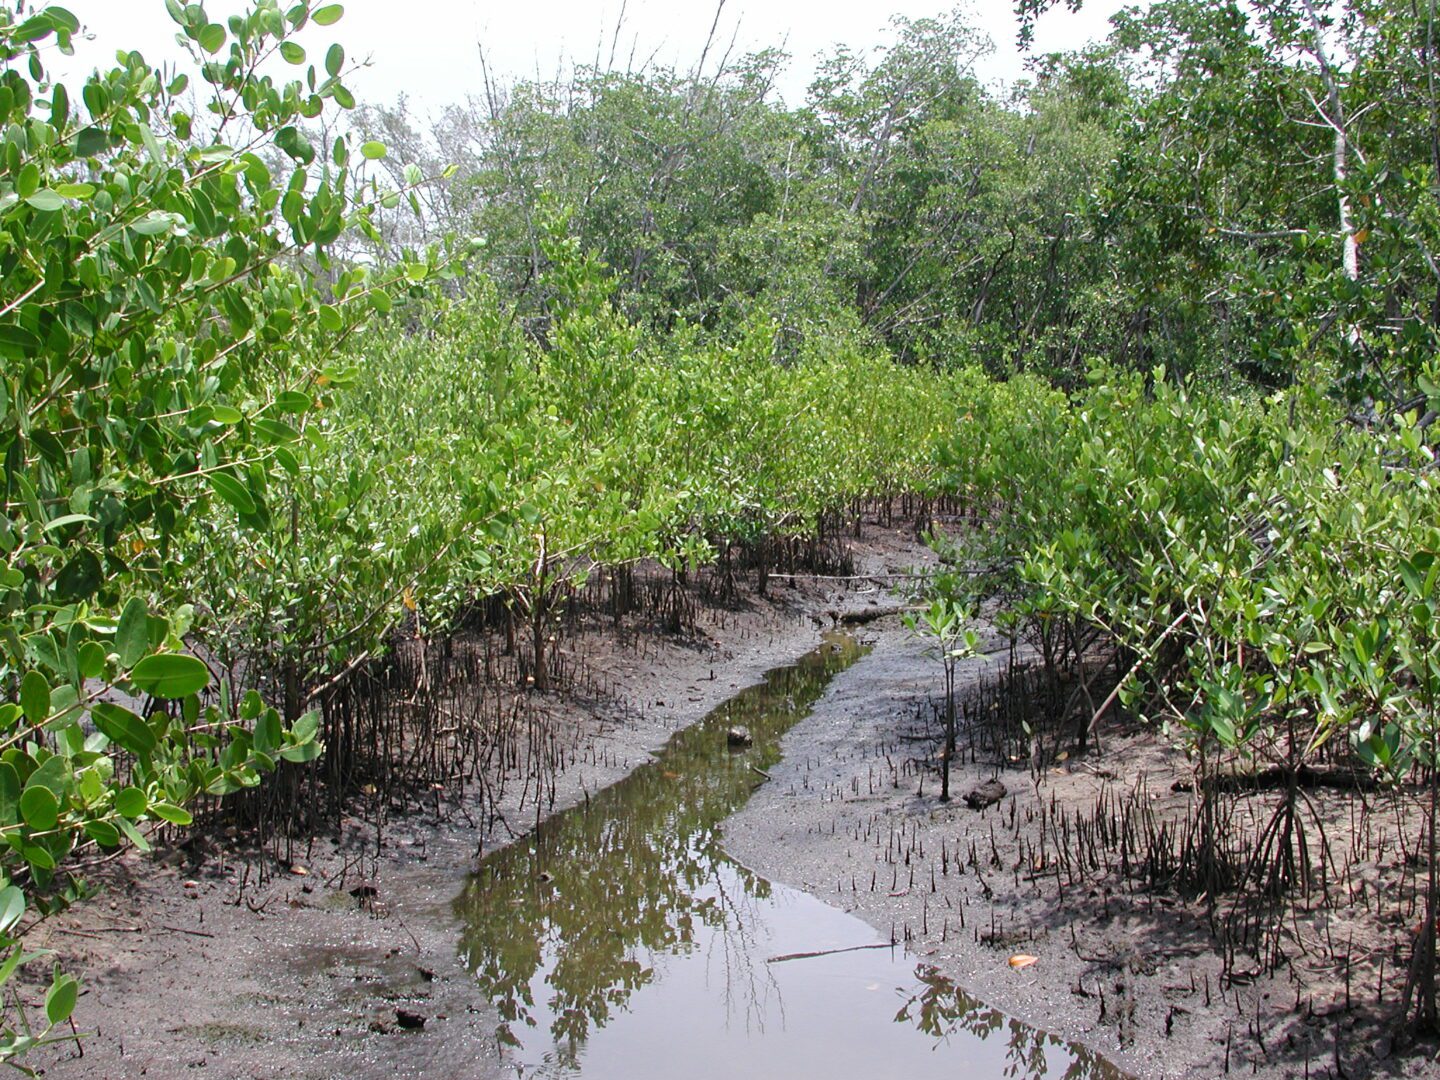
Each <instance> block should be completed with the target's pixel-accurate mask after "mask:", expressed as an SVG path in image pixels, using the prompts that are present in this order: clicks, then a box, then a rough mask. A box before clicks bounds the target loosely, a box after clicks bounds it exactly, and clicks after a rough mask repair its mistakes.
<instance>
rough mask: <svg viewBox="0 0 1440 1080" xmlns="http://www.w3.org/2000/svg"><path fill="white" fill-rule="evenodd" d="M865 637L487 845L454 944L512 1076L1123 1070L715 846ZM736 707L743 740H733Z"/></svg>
mask: <svg viewBox="0 0 1440 1080" xmlns="http://www.w3.org/2000/svg"><path fill="white" fill-rule="evenodd" d="M863 654H864V650H863V649H862V648H861V647H860V646H859V645H858V644H857V643H856V642H855V641H854V640H853V639H852V638H849V637H846V636H843V635H837V636H830V637H827V638H826V640H825V642H824V644H822V645H821V646H820V647H819V648H818V649H816V650H815V651H814V652H811V653H809V654H807V655H806V656H804V657H802V658H801V659H800V660H799V661H798V662H796V663H795V664H793V665H791V666H789V667H784V668H779V669H777V670H775V671H773V672H771V673H770V674H768V675H767V676H766V678H765V681H764V683H763V684H761V685H758V686H755V687H751V688H750V689H747V690H744V691H741V692H740V693H739V694H737V695H736V696H735V697H733V698H731V699H730V700H729V701H728V702H726V703H725V704H724V705H722V706H721V707H720V708H718V709H716V710H715V711H714V712H712V713H711V714H710V715H709V716H708V717H706V719H705V720H703V721H702V722H701V723H699V724H697V725H695V726H694V727H691V728H689V729H687V730H685V731H682V732H680V733H678V734H677V735H676V736H674V738H672V739H671V740H670V742H669V744H668V745H667V746H666V748H665V750H664V751H663V752H662V753H661V754H660V755H659V756H658V758H657V759H656V760H655V761H654V762H651V763H650V764H647V765H645V766H643V767H641V768H640V769H637V770H636V771H635V772H634V773H633V774H632V775H631V776H630V777H628V778H627V779H626V780H624V781H622V782H621V783H619V784H616V785H615V786H613V787H611V788H608V789H606V790H605V791H603V792H602V793H600V794H599V795H598V796H596V797H595V798H592V799H590V800H589V802H588V803H587V804H585V805H583V806H577V807H575V808H574V809H572V810H569V811H566V812H565V813H562V814H559V815H557V816H555V817H553V818H551V819H550V820H549V821H547V822H545V823H544V824H543V825H542V826H541V828H540V829H539V831H538V832H537V833H536V834H535V835H534V836H533V837H531V838H530V839H529V840H528V841H521V842H519V843H516V844H513V845H511V846H510V847H508V848H505V849H503V850H500V851H497V852H496V853H495V854H494V855H491V856H489V857H488V858H486V859H485V860H484V861H483V862H482V863H481V864H480V867H479V868H478V870H477V872H476V874H475V875H474V876H473V877H472V878H471V880H470V882H469V884H468V885H467V887H466V889H465V891H464V893H462V895H461V896H460V897H459V898H458V899H457V900H456V910H457V912H458V914H459V915H460V917H461V919H462V920H463V922H464V926H465V929H464V932H463V938H462V942H461V952H462V955H463V956H464V957H465V959H466V963H467V965H468V966H469V968H470V969H471V970H472V971H473V972H474V975H475V978H476V980H477V982H478V984H479V986H480V988H481V990H482V991H483V992H484V993H485V994H486V995H488V996H489V998H490V999H491V1000H492V1001H493V1002H494V1004H495V1006H496V1007H497V1009H498V1010H499V1013H500V1017H501V1024H500V1028H499V1030H498V1031H497V1037H498V1038H499V1040H500V1041H501V1042H502V1043H503V1044H505V1045H506V1046H507V1047H508V1051H507V1055H506V1056H507V1060H508V1061H509V1062H510V1063H511V1064H512V1066H513V1068H514V1071H515V1075H516V1077H517V1078H524V1080H531V1078H582V1077H583V1078H585V1080H622V1078H623V1080H646V1078H654V1080H671V1078H676V1077H684V1078H687V1080H730V1078H733V1077H746V1078H747V1080H771V1078H774V1080H781V1078H783V1080H799V1078H803V1077H824V1078H826V1080H850V1078H856V1080H859V1078H865V1080H886V1078H891V1077H893V1078H896V1080H899V1078H902V1077H903V1078H904V1080H930V1078H936V1080H938V1078H940V1077H944V1078H946V1080H955V1078H965V1080H972V1078H973V1080H981V1078H991V1077H994V1078H1000V1077H1012V1078H1013V1077H1040V1076H1048V1077H1057V1078H1058V1077H1064V1078H1065V1080H1113V1078H1117V1077H1119V1076H1120V1075H1121V1074H1119V1073H1118V1072H1116V1071H1115V1070H1114V1068H1113V1067H1112V1066H1110V1065H1109V1064H1108V1063H1106V1062H1105V1061H1103V1060H1102V1059H1100V1058H1098V1057H1096V1056H1095V1055H1094V1054H1092V1053H1091V1052H1090V1051H1088V1050H1086V1049H1085V1048H1083V1047H1075V1046H1070V1045H1067V1044H1065V1043H1063V1042H1061V1041H1059V1040H1057V1039H1055V1038H1053V1037H1052V1036H1049V1035H1046V1034H1045V1033H1043V1032H1040V1031H1037V1030H1036V1029H1034V1028H1030V1027H1027V1026H1026V1025H1023V1024H1020V1023H1019V1022H1017V1021H1015V1020H1012V1019H1011V1018H1009V1017H1007V1016H1005V1015H1004V1014H1002V1013H999V1012H997V1011H995V1010H993V1009H988V1008H986V1007H985V1006H983V1005H981V1004H979V1003H978V1002H976V1001H974V1000H972V999H970V998H968V997H967V996H966V995H965V994H963V993H962V992H960V991H959V990H958V989H957V988H956V987H955V986H954V985H953V984H951V983H949V982H948V981H946V980H945V979H943V978H941V977H940V976H939V975H938V974H936V973H935V972H934V971H933V970H931V969H929V968H928V967H926V966H925V965H923V964H919V963H917V961H916V960H915V959H914V957H912V956H910V955H909V954H907V953H906V952H905V950H904V949H903V948H902V947H900V946H891V945H890V943H889V942H888V941H886V940H884V939H883V938H881V937H879V936H878V935H877V934H876V931H875V930H874V929H873V928H872V927H871V926H869V925H868V924H867V923H865V922H862V921H861V920H859V919H857V918H855V917H854V916H852V915H848V914H846V913H845V912H842V911H840V910H838V909H836V908H832V907H830V906H829V905H827V904H825V903H822V902H821V901H819V900H817V899H815V898H814V897H812V896H810V895H809V894H807V893H803V892H799V891H797V890H795V889H790V888H787V887H785V886H783V885H778V884H775V883H772V882H769V881H767V880H765V879H764V878H762V877H760V876H758V875H756V874H754V873H751V872H750V871H748V870H746V869H745V868H744V867H743V866H741V865H739V864H738V863H736V862H735V861H734V860H732V859H731V858H729V856H727V855H726V854H725V852H724V850H723V848H722V843H721V833H720V828H721V824H722V823H723V822H724V820H725V819H726V818H727V817H728V816H729V815H731V814H732V813H734V812H735V811H736V810H737V809H739V808H740V807H741V806H742V805H744V803H745V801H746V800H747V799H748V798H749V796H750V793H751V791H753V790H754V788H755V786H756V785H757V784H760V783H764V782H765V781H764V777H763V775H762V774H763V772H764V770H766V769H768V768H769V767H770V766H771V765H773V764H774V763H775V762H776V761H777V760H779V756H780V751H779V743H780V737H781V736H782V735H783V734H784V733H785V732H786V731H787V730H788V729H789V728H790V727H791V726H793V725H794V724H795V722H796V721H797V720H799V719H800V718H802V717H803V716H805V715H806V714H807V713H808V712H809V710H810V707H811V706H812V705H813V704H814V702H815V701H816V699H817V698H818V697H819V696H820V694H821V693H822V692H823V690H824V688H825V686H826V684H827V683H828V682H829V681H830V679H831V678H832V677H833V676H834V675H835V674H836V673H837V672H839V671H841V670H843V669H844V668H846V667H848V666H850V665H851V664H853V663H854V662H855V661H856V660H858V659H859V658H860V657H861V656H862V655H863ZM737 725H739V726H744V727H746V728H747V729H749V731H750V732H751V734H752V735H753V738H754V744H753V746H751V747H749V748H748V749H743V750H738V751H737V750H735V749H732V748H730V747H729V746H728V745H727V731H728V729H729V728H731V727H733V726H737ZM837 950H844V951H837ZM817 954H818V955H817Z"/></svg>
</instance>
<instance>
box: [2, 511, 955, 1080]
mask: <svg viewBox="0 0 1440 1080" xmlns="http://www.w3.org/2000/svg"><path fill="white" fill-rule="evenodd" d="M856 546H857V549H858V551H859V554H860V555H861V556H862V557H866V558H874V559H876V560H878V563H877V565H878V564H884V565H887V566H893V567H894V568H896V569H903V568H904V567H905V566H907V565H909V563H910V562H911V561H912V560H916V559H918V560H924V559H925V558H926V557H927V555H928V553H927V552H926V551H925V550H924V549H923V547H921V546H920V545H918V544H916V543H915V542H914V541H913V538H910V539H908V540H907V539H906V538H905V535H904V533H903V532H901V531H895V532H891V533H887V534H885V535H883V536H880V537H878V538H874V539H871V540H868V541H864V542H858V543H857V545H856ZM861 588H863V589H867V590H868V592H857V591H856V588H855V586H854V584H853V583H847V582H835V581H824V580H821V581H817V580H813V579H808V578H796V579H793V580H792V579H787V578H784V577H780V578H774V579H772V580H771V581H770V583H769V589H768V595H767V596H763V597H762V596H757V595H755V594H754V592H753V590H748V589H747V591H744V592H742V595H741V597H740V599H739V600H738V601H737V602H735V603H734V604H731V605H729V606H727V607H725V608H722V609H718V610H711V611H702V612H701V613H700V615H699V617H698V625H697V627H696V629H695V631H694V632H692V633H688V634H684V635H679V636H676V635H667V634H663V633H658V632H652V631H651V630H648V629H637V628H635V627H633V626H631V627H628V628H625V629H623V630H619V631H617V630H615V629H614V628H613V627H608V626H606V625H605V621H604V620H598V621H597V624H596V625H595V626H592V627H589V628H587V629H586V631H585V632H584V633H583V634H582V635H580V636H578V637H575V638H572V639H570V640H569V641H567V643H566V644H565V646H564V647H565V648H567V649H573V650H576V651H577V652H581V653H583V655H584V662H585V664H586V665H587V667H588V668H589V669H591V670H593V671H596V672H600V673H603V675H604V677H605V682H606V685H607V687H608V688H609V689H608V691H607V692H606V693H603V694H595V693H585V694H576V695H569V696H567V695H558V696H556V697H555V698H553V699H550V700H551V702H552V703H551V704H548V705H547V708H550V709H552V710H553V711H554V713H555V716H554V719H555V720H556V721H557V722H558V726H559V727H560V728H561V729H563V730H566V731H568V732H571V733H572V735H571V736H570V739H571V741H570V743H569V745H568V747H567V750H566V753H565V754H564V755H563V760H564V761H565V762H566V767H565V768H564V769H563V771H561V772H559V773H558V774H557V775H555V776H554V777H553V778H552V781H547V786H546V789H545V794H544V796H543V798H542V799H540V800H538V801H537V800H536V799H535V798H534V791H533V789H531V788H529V787H527V786H526V785H525V784H523V783H522V782H521V781H520V780H519V779H518V778H514V779H513V781H512V782H511V783H509V784H508V785H507V786H506V788H505V794H504V796H503V797H502V799H501V800H500V802H499V804H498V805H496V804H494V803H486V804H485V807H484V811H483V812H482V808H481V806H480V805H478V804H474V803H472V804H471V805H468V806H467V805H465V804H463V803H461V804H456V803H453V802H451V801H449V800H448V799H447V798H445V797H444V796H443V795H442V794H441V793H438V792H437V793H436V795H437V797H436V801H435V803H434V805H433V807H429V808H427V809H426V810H422V811H417V810H415V809H413V808H412V809H411V810H409V811H408V812H400V811H398V810H393V809H391V808H387V807H379V806H372V805H369V804H368V803H367V800H365V799H363V798H362V799H360V800H359V801H358V802H357V803H356V804H355V806H354V807H353V812H352V813H350V814H348V815H347V816H346V817H345V818H344V820H343V821H342V822H341V823H340V827H339V828H338V830H335V831H328V832H327V833H325V834H324V835H318V836H315V837H314V838H313V839H310V840H308V841H301V842H300V843H299V844H298V846H297V847H296V848H295V849H294V851H293V854H292V858H291V859H290V860H289V861H288V862H284V863H280V862H277V861H276V859H275V858H273V857H272V855H270V854H267V853H265V852H261V851H256V850H253V849H252V850H241V849H240V847H241V846H242V845H243V843H244V837H239V838H234V837H226V836H224V835H218V836H217V835H207V834H204V833H197V834H196V835H194V836H192V837H190V838H188V839H182V840H181V841H180V842H179V843H177V844H174V845H172V846H169V847H162V848H159V849H157V851H156V853H155V854H153V855H139V854H137V853H134V852H131V853H128V854H126V855H125V856H124V857H123V858H120V859H116V860H112V861H109V862H107V863H106V864H104V865H102V866H98V867H95V868H93V869H92V870H91V871H90V872H89V877H90V880H91V881H92V883H93V884H94V886H95V887H96V890H97V891H96V895H95V896H94V897H93V898H90V899H87V900H85V901H82V902H80V903H79V904H77V905H75V906H74V907H72V908H71V909H70V910H68V911H66V912H65V913H63V914H61V915H58V916H56V917H54V918H52V919H50V920H49V921H48V922H46V923H44V924H42V925H41V926H40V927H38V928H37V929H36V931H35V932H34V934H33V935H32V937H31V939H30V944H31V945H33V946H35V947H43V948H50V949H53V950H55V952H56V953H57V958H58V959H59V960H60V962H61V963H62V964H64V965H66V968H67V970H70V971H73V972H74V973H75V974H77V975H78V976H80V977H81V979H82V983H83V987H84V990H83V994H82V997H81V999H80V1004H79V1006H78V1008H77V1010H76V1013H75V1021H76V1024H77V1027H78V1030H79V1031H80V1032H82V1033H83V1034H84V1035H85V1036H86V1037H85V1038H84V1039H82V1040H81V1042H80V1044H79V1047H78V1048H77V1046H76V1044H75V1043H73V1042H71V1043H62V1044H59V1045H57V1046H54V1047H51V1048H48V1049H47V1050H46V1051H44V1052H42V1053H41V1054H40V1055H38V1056H37V1058H36V1059H35V1063H36V1064H37V1065H42V1066H43V1067H44V1068H45V1072H46V1075H47V1076H51V1077H107V1078H108V1077H113V1078H116V1080H119V1078H121V1077H136V1076H148V1077H181V1076H184V1077H193V1076H196V1075H205V1076H224V1077H237V1078H238V1077H276V1078H280V1077H339V1076H344V1077H356V1078H358V1077H403V1076H427V1077H435V1076H454V1075H465V1076H470V1077H481V1078H485V1077H492V1076H493V1077H501V1076H513V1075H514V1071H513V1069H509V1068H507V1067H506V1066H505V1065H504V1063H503V1061H502V1058H501V1053H500V1049H499V1047H498V1045H497V1041H496V1037H495V1033H496V1030H497V1027H498V1025H499V1022H500V1017H499V1016H498V1014H497V1013H496V1011H495V1008H494V1007H493V1005H492V1004H491V1003H490V1002H489V1001H488V1000H486V998H485V997H484V996H483V995H482V994H480V993H479V992H478V991H477V988H476V985H475V980H474V977H473V975H472V973H471V971H470V970H469V969H468V968H467V967H466V966H465V964H464V962H463V960H462V957H461V955H460V940H461V935H462V930H463V925H462V922H461V920H460V918H459V916H458V915H457V913H456V906H455V900H456V897H457V896H459V895H460V894H461V893H462V891H463V890H464V889H465V887H466V884H467V881H468V880H469V875H470V874H471V873H472V871H473V870H474V869H475V866H476V857H477V854H478V853H479V852H481V851H484V852H490V851H493V850H495V849H496V848H498V847H501V846H504V845H506V844H510V843H513V842H515V841H516V840H519V839H522V838H524V837H526V836H527V835H528V834H529V833H530V832H531V831H532V830H533V828H534V827H535V824H536V822H537V820H544V819H546V818H548V817H550V816H551V815H553V814H555V813H558V812H560V811H562V810H564V809H565V808H567V807H570V806H573V805H575V804H577V803H583V802H585V801H586V800H587V799H589V798H590V797H591V796H593V795H594V794H595V793H596V792H598V791H600V790H601V789H603V788H605V787H607V786H609V785H611V784H613V783H614V782H615V781H617V780H619V779H621V778H622V777H624V776H626V775H628V774H629V773H630V772H632V771H633V770H634V769H635V768H636V767H637V766H638V765H640V764H642V763H644V762H648V761H650V760H651V758H652V751H655V750H656V749H658V748H659V747H661V746H663V745H664V744H665V742H666V740H667V739H668V738H669V737H670V736H671V735H672V734H673V733H674V732H675V731H678V730H680V729H682V728H685V727H687V726H689V725H691V724H693V723H695V722H696V721H697V720H699V719H700V718H701V717H702V716H704V715H705V714H706V713H707V712H709V711H710V710H711V709H713V708H714V707H715V706H717V705H718V704H719V703H720V702H722V701H723V700H725V699H727V698H728V697H730V696H731V695H733V694H734V693H735V692H736V691H737V690H738V689H740V688H742V687H744V686H747V685H750V684H753V683H755V682H757V681H759V680H760V679H761V678H762V676H763V675H764V673H765V672H767V671H769V670H771V669H773V668H776V667H778V666H780V665H782V664H785V663H788V662H790V661H792V660H794V659H795V657H797V656H799V655H801V654H802V653H804V652H806V651H807V650H809V649H812V648H813V647H815V646H816V645H817V644H818V643H819V641H820V632H821V630H822V628H827V627H829V626H830V625H831V624H832V623H834V622H835V619H836V616H835V614H834V613H836V612H838V611H840V610H843V609H845V608H846V607H847V606H854V605H859V606H867V605H868V604H870V603H871V602H872V601H873V602H878V600H877V597H878V595H879V590H878V588H877V587H875V586H873V585H864V584H863V583H862V585H861ZM552 783H553V786H552ZM527 800H528V801H527ZM537 802H538V805H537ZM382 815H383V817H384V827H383V830H382V833H381V836H382V837H383V839H382V841H381V842H380V843H379V844H377V842H376V830H375V827H374V826H375V819H376V817H377V816H382ZM487 826H488V827H487ZM30 996H31V1000H32V1001H37V1000H38V994H37V992H35V991H33V990H32V992H31V995H30ZM202 1068H203V1069H204V1072H203V1073H197V1070H199V1069H202Z"/></svg>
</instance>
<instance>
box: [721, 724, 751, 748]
mask: <svg viewBox="0 0 1440 1080" xmlns="http://www.w3.org/2000/svg"><path fill="white" fill-rule="evenodd" d="M725 743H726V745H728V746H733V747H736V748H737V749H740V748H744V747H746V746H753V745H755V736H754V735H751V734H750V729H749V728H743V727H732V728H731V729H730V730H729V731H727V732H726V733H725Z"/></svg>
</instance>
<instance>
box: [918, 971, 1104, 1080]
mask: <svg viewBox="0 0 1440 1080" xmlns="http://www.w3.org/2000/svg"><path fill="white" fill-rule="evenodd" d="M915 978H916V979H918V980H919V982H920V989H918V990H917V991H916V992H915V993H914V994H912V995H911V996H910V997H909V998H908V999H907V1000H906V1002H905V1004H904V1005H903V1006H901V1008H900V1011H899V1012H898V1013H897V1014H896V1015H895V1022H896V1023H897V1024H906V1023H908V1024H913V1025H914V1026H915V1027H916V1028H917V1029H919V1030H920V1031H922V1032H924V1033H925V1034H926V1035H929V1036H930V1037H931V1038H934V1039H936V1040H947V1039H949V1037H950V1036H951V1035H954V1034H956V1033H957V1032H961V1033H964V1034H966V1035H969V1036H971V1037H973V1038H977V1039H984V1040H987V1041H993V1040H996V1039H997V1037H998V1036H999V1035H1000V1033H1001V1032H1002V1030H1003V1031H1004V1032H1005V1035H1006V1038H1007V1041H1006V1043H1005V1075H1006V1076H1014V1077H1026V1078H1030V1077H1044V1076H1049V1075H1050V1065H1051V1054H1054V1055H1055V1060H1056V1061H1061V1062H1063V1063H1064V1065H1065V1071H1064V1072H1063V1073H1060V1074H1059V1075H1058V1076H1057V1078H1056V1080H1124V1074H1123V1073H1122V1072H1120V1071H1119V1070H1118V1069H1116V1068H1115V1066H1113V1065H1111V1064H1110V1063H1109V1062H1108V1061H1106V1060H1105V1059H1104V1058H1102V1057H1100V1056H1099V1055H1098V1054H1096V1053H1095V1052H1094V1051H1093V1050H1091V1049H1090V1048H1089V1047H1086V1046H1081V1045H1079V1044H1070V1043H1066V1042H1063V1041H1062V1040H1060V1039H1057V1038H1056V1037H1055V1036H1054V1035H1049V1034H1047V1033H1045V1032H1043V1031H1040V1030H1039V1029H1038V1028H1033V1027H1030V1026H1029V1025H1027V1024H1022V1023H1021V1022H1020V1021H1018V1020H1014V1019H1012V1018H1010V1017H1008V1016H1006V1015H1005V1014H1004V1013H1002V1012H1000V1011H999V1010H998V1009H992V1008H989V1007H988V1006H986V1005H983V1004H981V1003H980V1002H979V1001H976V1000H975V999H974V998H972V997H971V996H970V995H969V994H967V993H965V991H964V990H961V989H960V988H959V987H958V986H956V985H955V984H954V983H952V982H951V981H950V980H949V979H947V978H945V976H943V975H941V974H940V973H939V972H938V971H937V970H935V968H933V967H931V966H929V965H928V964H921V965H919V966H918V967H916V969H915Z"/></svg>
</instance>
